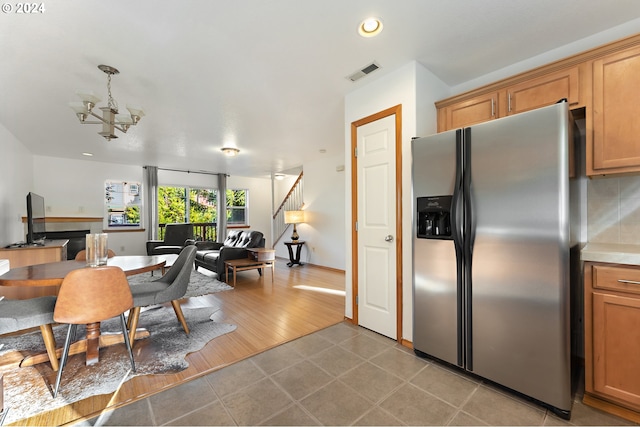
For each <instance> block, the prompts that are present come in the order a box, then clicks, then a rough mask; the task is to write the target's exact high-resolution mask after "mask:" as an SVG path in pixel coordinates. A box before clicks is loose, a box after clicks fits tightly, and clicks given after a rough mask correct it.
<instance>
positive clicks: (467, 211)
mask: <svg viewBox="0 0 640 427" xmlns="http://www.w3.org/2000/svg"><path fill="white" fill-rule="evenodd" d="M462 147H463V148H462V152H463V159H462V162H463V164H464V177H463V184H462V187H463V191H462V193H463V199H464V201H463V203H464V235H465V238H466V239H465V241H464V273H463V274H464V289H463V291H462V293H463V295H464V298H463V299H464V303H463V304H464V307H463V309H462V310H463V311H464V330H465V334H464V336H465V339H466V342H465V343H464V348H465V366H466V368H467V369H468V370H469V371H473V327H472V325H473V321H472V320H473V319H472V314H473V313H472V304H471V296H472V293H473V281H472V280H471V278H472V273H471V272H472V268H471V266H472V262H473V244H474V240H475V225H474V220H475V218H474V216H473V202H472V197H471V196H472V194H471V172H472V171H471V128H465V129H464V137H463V146H462Z"/></svg>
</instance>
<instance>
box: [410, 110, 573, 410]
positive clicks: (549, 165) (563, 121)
mask: <svg viewBox="0 0 640 427" xmlns="http://www.w3.org/2000/svg"><path fill="white" fill-rule="evenodd" d="M572 126H573V125H572V118H571V114H570V112H569V110H568V106H567V104H566V103H559V104H555V105H552V106H549V107H544V108H540V109H537V110H533V111H530V112H526V113H522V114H518V115H514V116H509V117H505V118H502V119H497V120H494V121H491V122H487V123H483V124H479V125H476V126H472V127H469V128H464V129H459V130H453V131H448V132H443V133H440V134H436V135H432V136H428V137H424V138H417V139H414V140H413V141H412V154H413V166H412V169H413V171H412V179H413V212H414V221H413V232H414V239H413V269H414V275H413V346H414V349H415V350H416V353H418V354H419V355H429V356H432V357H435V358H437V359H440V360H443V361H445V362H448V363H451V364H453V365H456V366H458V367H460V368H462V369H465V370H467V371H469V372H472V373H473V374H476V375H478V376H480V377H483V378H486V379H488V380H491V381H493V382H495V383H497V384H500V385H503V386H505V387H508V388H510V389H512V390H515V391H517V392H519V393H522V394H524V395H526V396H529V397H531V398H533V399H535V400H537V401H538V402H539V403H542V404H543V405H545V406H548V407H550V408H551V409H552V410H554V412H556V413H557V414H559V415H560V416H563V417H565V418H568V417H569V416H570V410H571V361H570V357H571V350H570V318H569V315H570V313H569V309H570V307H569V305H570V304H569V301H570V300H569V291H570V289H569V286H570V285H569V284H570V248H571V246H572V245H573V244H574V242H572V236H571V227H570V222H571V218H570V217H571V215H572V214H575V215H579V209H578V208H577V207H573V208H572V207H571V206H570V194H569V193H570V185H569V156H570V154H572V151H573V150H570V149H569V147H570V145H571V144H573V136H572Z"/></svg>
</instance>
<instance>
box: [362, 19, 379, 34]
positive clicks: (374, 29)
mask: <svg viewBox="0 0 640 427" xmlns="http://www.w3.org/2000/svg"><path fill="white" fill-rule="evenodd" d="M381 31H382V21H381V20H380V19H379V18H373V17H372V18H367V19H365V20H364V21H362V22H361V23H360V26H359V27H358V34H360V35H361V36H362V37H374V36H377V35H378V34H380V32H381Z"/></svg>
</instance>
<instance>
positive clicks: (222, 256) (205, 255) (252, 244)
mask: <svg viewBox="0 0 640 427" xmlns="http://www.w3.org/2000/svg"><path fill="white" fill-rule="evenodd" d="M195 245H196V248H197V251H196V259H195V260H194V265H195V268H196V270H197V269H198V267H203V268H206V269H207V270H211V271H213V272H215V273H218V280H223V281H224V280H225V278H226V271H225V268H224V262H225V261H226V260H230V259H241V258H247V257H248V253H247V248H264V245H265V240H264V235H263V234H262V233H261V232H260V231H241V230H231V231H229V234H228V235H227V238H226V239H225V241H224V242H223V243H219V242H195ZM258 272H259V273H262V272H261V271H260V270H259V271H258Z"/></svg>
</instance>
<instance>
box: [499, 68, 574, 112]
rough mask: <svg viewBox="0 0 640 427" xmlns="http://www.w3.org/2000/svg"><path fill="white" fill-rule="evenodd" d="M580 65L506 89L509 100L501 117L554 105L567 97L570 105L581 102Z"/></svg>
mask: <svg viewBox="0 0 640 427" xmlns="http://www.w3.org/2000/svg"><path fill="white" fill-rule="evenodd" d="M579 76H580V73H579V67H578V66H575V67H571V68H569V69H566V70H560V71H556V72H553V73H549V74H546V75H543V76H541V77H537V78H533V79H530V80H526V81H524V82H522V83H519V84H516V85H513V86H510V87H508V88H507V89H506V99H507V102H506V103H503V105H502V107H504V111H500V117H504V116H510V115H513V114H518V113H523V112H525V111H529V110H533V109H536V108H540V107H546V106H547V105H552V104H555V103H556V102H558V101H559V100H561V99H563V98H565V99H567V101H568V102H569V106H570V107H573V106H575V105H578V104H579V103H580V79H579ZM505 104H506V105H505Z"/></svg>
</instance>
